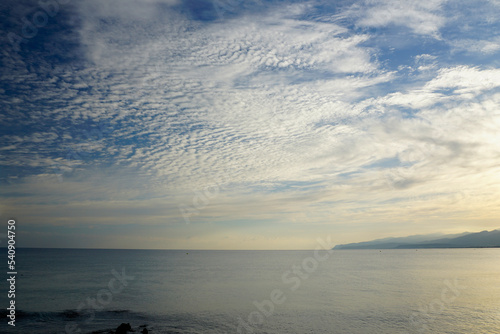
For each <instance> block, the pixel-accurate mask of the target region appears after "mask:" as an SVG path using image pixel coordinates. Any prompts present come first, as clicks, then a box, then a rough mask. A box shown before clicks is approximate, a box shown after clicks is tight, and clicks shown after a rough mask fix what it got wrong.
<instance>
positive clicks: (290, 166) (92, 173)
mask: <svg viewBox="0 0 500 334" xmlns="http://www.w3.org/2000/svg"><path fill="white" fill-rule="evenodd" d="M481 4H482V5H483V7H481V8H485V7H487V8H491V9H492V10H493V8H497V7H495V6H497V4H495V3H494V2H484V3H483V2H481ZM2 6H3V7H4V8H5V9H6V10H5V11H4V12H5V13H7V14H6V15H7V16H6V18H5V20H3V22H5V23H3V24H2V26H1V28H2V34H3V35H4V36H6V34H8V33H9V32H17V33H20V32H21V31H22V29H23V24H24V23H23V22H24V21H23V18H28V19H30V18H32V15H33V14H34V13H36V11H37V10H40V8H39V7H38V5H37V3H36V2H30V1H27V2H23V3H22V4H19V3H16V2H13V1H12V2H7V3H5V4H3V5H2ZM469 7H470V4H467V3H463V4H461V6H458V5H452V4H449V3H447V2H444V1H431V2H426V3H425V4H423V3H420V2H414V1H393V2H385V1H367V2H366V3H365V2H355V3H354V2H349V1H346V2H340V3H338V4H336V5H335V6H333V5H331V4H329V3H321V2H317V1H316V2H305V3H304V2H293V1H290V2H279V3H274V2H268V1H255V2H252V3H251V4H249V3H246V4H245V3H243V2H237V1H231V2H229V1H227V2H217V1H215V0H214V1H191V2H180V1H179V2H178V1H139V2H137V1H108V2H100V1H75V2H70V3H67V4H65V5H61V6H60V8H59V12H58V13H57V15H55V16H54V17H50V18H49V21H48V22H47V24H46V25H45V26H43V27H40V28H39V30H38V33H37V35H36V36H34V37H33V38H31V39H29V40H28V41H27V42H26V43H22V44H21V45H20V47H21V48H20V50H17V51H16V50H14V49H13V47H12V45H10V44H9V41H8V40H7V39H6V40H4V41H3V42H2V43H5V48H4V51H3V53H2V72H1V76H2V84H1V87H0V98H1V101H2V102H1V103H2V117H1V118H0V122H1V123H0V126H1V127H2V135H1V145H0V157H1V166H0V168H2V169H1V172H2V174H1V182H2V203H3V212H2V214H3V215H6V216H12V215H17V217H18V219H19V220H22V221H24V222H25V223H24V224H25V226H26V230H25V232H24V233H25V239H24V240H26V243H27V244H28V245H42V246H43V245H47V244H48V242H49V240H50V242H55V243H56V244H57V237H61V236H63V237H64V238H65V240H70V241H71V240H78V244H79V245H81V246H82V247H83V246H92V247H102V246H106V245H108V246H109V245H111V246H112V247H138V248H149V247H152V248H190V247H193V248H199V247H202V248H307V247H312V246H313V245H312V244H311V243H313V242H314V240H315V237H316V236H317V235H318V234H323V233H325V231H327V232H328V233H336V234H337V235H338V238H339V239H338V241H339V242H343V241H349V240H351V239H350V238H352V235H353V234H354V233H356V234H357V235H358V236H359V235H360V233H362V232H360V231H361V230H363V231H366V232H365V233H367V234H368V233H380V234H382V235H386V234H388V233H394V234H401V233H413V232H419V233H420V232H426V231H428V230H429V228H430V227H434V228H440V229H442V230H444V231H456V230H458V231H462V230H463V229H477V228H489V227H496V226H495V225H494V224H495V220H497V219H498V216H499V212H498V209H497V208H498V190H499V189H498V186H496V185H497V184H499V183H498V181H499V177H498V175H499V170H498V169H499V167H498V166H499V158H498V157H499V153H500V144H498V143H500V140H499V139H500V138H499V134H498V133H499V131H498V129H499V126H500V118H499V113H498V110H499V108H498V106H499V102H500V80H499V79H498V78H499V77H500V76H499V71H500V70H499V69H497V65H498V63H497V61H496V60H495V59H496V58H495V57H497V56H498V51H499V50H500V48H496V46H495V45H496V44H495V43H497V40H498V36H496V35H495V33H493V31H497V29H496V28H498V26H499V23H498V19H496V18H494V17H490V18H489V20H488V21H487V23H484V21H483V20H482V17H481V16H482V15H483V14H484V11H485V10H481V11H474V12H473V14H474V15H465V11H467V10H468V8H469ZM457 18H460V20H461V21H460V22H458V19H457ZM464 23H467V27H465V24H464ZM484 24H488V27H489V28H490V29H487V30H485V29H484ZM457 31H458V32H461V34H457ZM468 40H476V41H477V43H476V44H475V46H474V47H473V48H471V49H465V48H464V47H463V45H464V43H467V41H468ZM206 189H212V190H214V189H216V190H217V191H214V192H213V196H210V198H208V197H207V198H203V199H202V200H203V203H202V204H200V201H201V199H200V197H199V194H200V193H201V194H203V192H204V190H206ZM197 196H198V197H197ZM179 205H181V206H182V205H184V206H188V207H197V208H198V210H197V211H196V214H193V215H192V216H191V217H190V222H191V224H185V220H184V219H183V217H182V212H180V211H179ZM475 224H480V227H477V228H476V227H474V226H475ZM375 231H377V232H375ZM297 235H300V237H297ZM70 241H68V242H69V243H70Z"/></svg>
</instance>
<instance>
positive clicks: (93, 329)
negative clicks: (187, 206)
mask: <svg viewBox="0 0 500 334" xmlns="http://www.w3.org/2000/svg"><path fill="white" fill-rule="evenodd" d="M5 253H6V252H5ZM5 257H7V256H5ZM6 272H7V270H4V273H3V277H4V279H3V282H4V283H3V284H2V285H1V287H0V289H2V290H3V291H0V292H1V293H0V295H1V298H0V302H1V305H2V307H1V308H2V318H3V319H2V320H1V323H0V333H6V334H7V333H23V334H24V333H36V334H45V333H58V334H59V333H111V331H113V330H115V329H116V328H117V327H118V326H119V325H120V324H121V323H129V324H130V325H131V327H132V329H133V330H134V332H133V333H141V332H142V331H143V330H144V328H146V329H147V330H148V333H165V334H166V333H273V334H274V333H276V334H277V333H280V334H282V333H300V334H305V333H329V334H330V333H339V334H342V333H345V334H353V333H360V334H361V333H366V334H374V333H387V334H392V333H394V334H396V333H397V334H401V333H450V334H451V333H453V334H457V333H464V334H471V333H474V334H480V333H485V334H486V333H487V334H491V333H500V249H486V248H484V249H418V250H415V249H411V250H335V251H326V250H321V251H314V250H311V251H307V250H301V251H206V250H203V251H200V250H99V249H18V250H17V253H16V272H17V274H16V275H15V276H16V277H15V299H13V298H9V297H8V290H9V289H10V284H9V281H6V280H7V279H8V278H10V275H7V274H6ZM10 300H15V323H14V324H15V326H11V325H9V324H8V322H9V321H11V320H10V319H9V317H8V316H9V315H10V312H11V311H9V310H7V308H8V307H9V305H10V304H9V302H10Z"/></svg>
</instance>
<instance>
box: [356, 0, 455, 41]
mask: <svg viewBox="0 0 500 334" xmlns="http://www.w3.org/2000/svg"><path fill="white" fill-rule="evenodd" d="M444 2H445V1H442V0H435V1H425V2H423V1H400V0H393V1H378V0H377V1H366V2H365V3H363V4H362V5H361V4H356V5H353V7H352V8H351V10H352V14H351V15H356V16H357V17H358V21H357V24H358V25H360V26H364V27H387V26H390V25H395V26H404V27H407V28H409V29H410V30H411V31H413V32H414V33H415V34H419V35H430V36H432V37H435V38H439V35H440V33H439V30H440V28H442V27H443V26H444V25H445V22H446V19H445V16H444V15H443V12H442V5H443V3H444Z"/></svg>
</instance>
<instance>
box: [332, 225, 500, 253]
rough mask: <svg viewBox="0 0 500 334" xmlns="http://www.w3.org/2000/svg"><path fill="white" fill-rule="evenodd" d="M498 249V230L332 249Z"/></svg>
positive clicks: (419, 236) (415, 236)
mask: <svg viewBox="0 0 500 334" xmlns="http://www.w3.org/2000/svg"><path fill="white" fill-rule="evenodd" d="M483 247H500V230H493V231H482V232H478V233H469V232H465V233H461V234H447V235H446V234H427V235H413V236H409V237H404V238H385V239H377V240H373V241H366V242H358V243H353V244H345V245H337V246H335V247H333V249H409V248H412V249H415V248H483Z"/></svg>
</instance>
